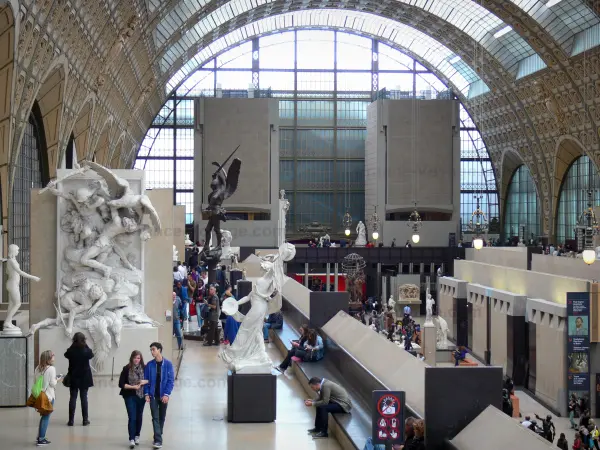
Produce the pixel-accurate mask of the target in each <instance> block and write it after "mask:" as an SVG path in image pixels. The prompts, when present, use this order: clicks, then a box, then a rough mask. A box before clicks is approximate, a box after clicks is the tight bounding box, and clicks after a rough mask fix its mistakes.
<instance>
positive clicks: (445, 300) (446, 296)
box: [437, 286, 456, 339]
mask: <svg viewBox="0 0 600 450" xmlns="http://www.w3.org/2000/svg"><path fill="white" fill-rule="evenodd" d="M437 302H438V304H437V307H438V310H437V312H438V315H439V316H442V317H443V318H444V320H446V323H447V324H448V337H449V338H450V339H456V336H454V320H455V317H454V308H453V303H454V298H453V294H452V288H450V287H448V286H440V293H439V295H438V300H437Z"/></svg>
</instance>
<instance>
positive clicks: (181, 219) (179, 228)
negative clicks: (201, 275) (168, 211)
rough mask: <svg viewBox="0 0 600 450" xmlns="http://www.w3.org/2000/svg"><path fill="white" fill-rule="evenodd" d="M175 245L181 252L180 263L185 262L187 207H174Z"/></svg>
mask: <svg viewBox="0 0 600 450" xmlns="http://www.w3.org/2000/svg"><path fill="white" fill-rule="evenodd" d="M172 235H173V245H174V246H175V248H176V249H177V251H178V252H179V261H182V262H185V206H184V205H175V206H174V207H173V233H172Z"/></svg>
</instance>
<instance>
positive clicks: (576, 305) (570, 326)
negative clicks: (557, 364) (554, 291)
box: [567, 292, 591, 405]
mask: <svg viewBox="0 0 600 450" xmlns="http://www.w3.org/2000/svg"><path fill="white" fill-rule="evenodd" d="M590 384H591V383H590V294H589V293H588V292H567V391H568V398H567V402H568V401H569V398H571V395H573V394H575V395H576V396H577V398H578V399H579V398H582V397H583V398H585V400H586V404H587V405H589V404H590V403H589V400H590Z"/></svg>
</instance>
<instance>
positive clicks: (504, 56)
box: [154, 0, 535, 73]
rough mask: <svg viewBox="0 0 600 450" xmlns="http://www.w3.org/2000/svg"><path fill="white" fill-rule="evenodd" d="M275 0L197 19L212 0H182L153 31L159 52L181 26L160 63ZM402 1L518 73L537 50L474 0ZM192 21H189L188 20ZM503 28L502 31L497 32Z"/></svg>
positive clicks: (242, 2) (250, 1) (234, 3)
mask: <svg viewBox="0 0 600 450" xmlns="http://www.w3.org/2000/svg"><path fill="white" fill-rule="evenodd" d="M274 1H275V0H231V1H230V2H227V3H226V4H224V5H223V6H220V7H219V8H216V9H215V10H214V11H213V12H211V13H209V14H207V15H206V16H204V17H203V18H202V19H201V20H198V21H197V22H196V20H197V19H196V18H194V15H195V13H197V12H198V11H199V10H200V9H201V8H202V7H204V6H205V5H207V4H208V3H210V0H189V1H186V2H179V3H178V4H177V5H176V6H175V7H174V8H173V9H172V10H171V11H169V13H168V14H167V15H166V16H165V17H164V18H163V19H162V20H161V21H160V23H159V24H158V25H157V27H156V30H155V31H154V38H155V43H156V46H157V48H158V49H159V53H161V52H162V50H163V49H162V47H163V46H164V45H166V44H167V43H168V42H169V39H170V38H171V36H172V35H174V34H175V33H176V32H179V30H182V32H183V33H182V36H181V37H180V38H179V39H178V40H177V42H175V43H172V44H170V46H169V48H168V49H167V50H166V52H165V54H164V56H163V58H162V61H161V66H162V68H163V70H165V71H166V70H167V69H166V68H168V67H170V66H171V64H172V63H173V62H174V61H176V60H177V59H178V58H179V57H180V56H182V55H184V54H185V53H186V52H187V51H188V50H189V49H190V48H191V47H193V46H194V44H195V43H196V42H198V40H199V39H201V38H202V37H203V36H205V35H206V34H208V33H209V32H211V31H212V30H214V29H215V28H217V27H218V26H220V25H222V24H224V23H226V22H228V21H230V20H232V19H235V18H236V17H238V16H239V15H241V14H243V13H245V12H248V11H251V10H252V9H254V8H257V7H258V6H260V5H265V4H269V3H273V2H274ZM396 1H398V3H399V6H400V4H402V3H403V4H410V5H412V6H415V7H417V8H421V9H423V10H424V11H427V12H429V13H431V14H433V15H435V16H437V17H439V18H440V19H442V20H444V21H447V22H448V23H450V24H452V25H454V26H455V27H457V28H458V29H460V30H462V31H463V32H465V33H466V34H467V35H469V36H471V37H472V38H473V39H474V40H475V41H476V42H478V43H480V44H481V45H482V46H483V47H484V48H485V49H486V50H487V51H489V52H490V54H491V55H492V56H494V57H495V58H497V60H498V61H499V62H500V64H502V65H503V66H504V67H505V68H506V69H507V70H509V71H511V72H513V73H516V66H517V64H518V62H519V61H521V60H523V59H524V58H526V57H528V56H531V55H533V54H535V51H534V50H533V48H531V46H530V45H529V44H528V43H527V42H526V41H525V40H524V39H523V38H522V37H521V36H519V35H518V34H517V33H516V32H515V31H513V30H512V29H511V28H510V27H508V28H507V25H506V23H505V22H503V21H502V20H501V19H500V18H499V17H497V16H496V15H494V14H492V13H491V12H489V11H488V10H487V9H485V8H483V7H482V6H480V5H478V4H477V3H475V2H474V1H471V0H435V1H431V0H396ZM319 11H320V14H324V15H329V14H334V13H336V10H330V9H327V10H325V9H320V10H319ZM372 20H373V21H376V22H379V23H378V25H381V26H384V25H383V22H385V20H386V19H384V18H382V17H380V16H374V18H373V19H372ZM188 22H189V23H188ZM498 32H500V33H498Z"/></svg>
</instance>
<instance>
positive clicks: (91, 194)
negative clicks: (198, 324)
mask: <svg viewBox="0 0 600 450" xmlns="http://www.w3.org/2000/svg"><path fill="white" fill-rule="evenodd" d="M82 166H83V167H82V168H81V169H79V170H76V171H73V172H70V173H69V174H68V175H66V176H64V177H63V178H61V179H59V180H55V181H52V182H50V184H49V185H48V187H47V190H50V192H52V193H53V194H54V195H56V196H58V197H59V214H60V231H59V238H58V244H57V250H58V252H59V254H60V252H62V258H61V259H60V267H59V268H58V274H59V277H58V279H59V287H58V289H57V292H56V294H55V298H56V303H55V305H54V307H55V309H56V317H53V318H48V319H45V320H43V321H41V322H39V323H36V324H34V325H33V326H32V327H31V330H30V334H33V333H35V332H36V331H37V330H38V329H40V328H44V327H51V326H59V327H64V329H65V333H66V335H67V336H69V337H71V336H72V334H73V333H74V328H75V327H77V328H79V329H83V330H87V331H88V332H89V333H90V335H91V337H92V341H93V347H94V354H95V361H94V364H95V366H96V369H98V370H101V369H102V366H103V363H104V361H105V359H106V358H107V357H108V355H109V352H110V349H111V347H112V338H114V341H115V343H116V345H117V346H118V345H119V343H120V339H121V329H122V327H123V326H128V327H152V326H157V323H156V322H154V321H153V320H152V319H151V318H149V317H148V316H147V315H146V314H145V313H144V306H143V298H142V292H143V273H142V270H141V269H142V267H141V255H142V251H141V249H142V243H143V242H144V241H146V240H148V239H149V238H150V237H151V230H153V231H154V232H156V233H159V232H160V231H161V224H160V218H159V217H158V214H157V212H156V210H155V209H154V207H153V206H152V203H151V202H150V200H149V198H148V197H147V196H146V195H144V194H143V190H142V187H141V181H140V182H139V189H138V190H139V192H140V193H135V192H134V189H132V187H131V186H130V183H129V182H128V181H127V180H125V179H123V178H121V177H119V176H117V174H115V173H114V172H112V171H111V170H109V169H107V168H106V167H103V166H101V165H99V164H96V163H94V162H85V163H84V164H83V165H82ZM67 179H71V180H69V182H68V183H65V182H66V181H67ZM69 187H71V188H74V189H73V190H71V191H69V192H67V191H66V190H67V189H68V188H69ZM45 190H46V189H45ZM45 190H44V191H45ZM40 193H43V192H40ZM145 216H149V217H150V220H151V223H152V225H153V226H152V227H150V226H149V225H145V224H144V223H143V219H144V217H145Z"/></svg>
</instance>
